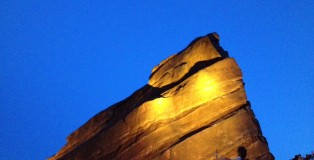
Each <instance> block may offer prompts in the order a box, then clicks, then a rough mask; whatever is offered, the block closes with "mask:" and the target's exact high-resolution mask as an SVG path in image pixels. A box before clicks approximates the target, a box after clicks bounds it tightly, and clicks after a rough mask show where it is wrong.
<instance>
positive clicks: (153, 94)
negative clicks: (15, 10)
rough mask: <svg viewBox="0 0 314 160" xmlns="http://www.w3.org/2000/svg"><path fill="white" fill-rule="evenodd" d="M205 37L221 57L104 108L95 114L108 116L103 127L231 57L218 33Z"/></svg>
mask: <svg viewBox="0 0 314 160" xmlns="http://www.w3.org/2000/svg"><path fill="white" fill-rule="evenodd" d="M204 37H207V38H208V39H209V40H210V41H211V43H212V44H213V46H214V48H215V49H216V51H217V52H218V53H219V54H220V55H221V57H218V58H214V59H210V60H205V61H199V62H197V63H195V64H194V66H192V67H191V68H190V70H189V71H188V72H187V73H186V74H185V75H184V76H183V77H182V78H181V79H179V80H178V81H176V82H173V83H171V84H168V85H165V86H163V87H161V88H158V87H153V86H151V85H149V84H147V85H145V86H143V87H142V88H140V89H138V90H137V91H135V92H134V93H133V94H132V95H131V96H129V97H127V98H126V99H124V100H122V101H120V102H118V103H116V104H114V105H112V106H110V107H109V108H107V109H106V110H103V111H102V112H100V113H98V114H97V115H96V116H94V118H95V119H98V118H96V117H98V116H101V115H102V116H104V115H103V114H105V116H106V118H104V119H106V122H105V123H106V125H105V127H104V128H103V129H104V130H105V129H106V128H107V127H110V126H112V125H114V124H115V123H116V122H118V121H119V120H121V119H123V120H124V118H125V116H127V115H128V114H129V113H130V112H131V111H132V110H133V109H135V108H137V107H139V106H141V105H142V104H143V103H145V102H148V101H151V100H154V99H156V98H161V97H162V93H164V92H165V91H167V90H169V89H171V88H172V87H175V86H177V85H178V84H180V83H182V82H183V81H184V80H186V79H187V78H189V77H190V76H192V75H193V74H195V73H197V72H198V71H200V70H202V69H204V68H206V67H208V66H211V65H213V64H215V63H216V62H218V61H220V60H223V59H225V58H227V57H229V54H228V52H227V51H225V50H224V49H223V48H222V47H221V46H220V44H219V36H218V34H217V33H211V34H208V35H206V36H204ZM204 37H198V38H196V39H195V40H193V41H192V42H191V43H190V44H189V45H188V46H187V47H186V48H185V49H183V50H182V51H180V52H179V53H178V54H177V55H179V54H181V53H182V52H183V51H184V50H186V49H187V48H189V47H190V46H192V45H194V44H195V43H196V42H197V41H199V40H200V39H201V38H204ZM163 65H164V64H163ZM161 66H162V65H161ZM161 66H159V68H161ZM157 71H158V69H157V70H156V71H154V72H153V73H152V74H151V75H150V78H151V77H152V76H153V75H154V74H155V73H156V72H157ZM102 116H101V117H102ZM94 118H93V119H94ZM91 120H92V119H91ZM124 121H125V120H124ZM87 123H88V122H87Z"/></svg>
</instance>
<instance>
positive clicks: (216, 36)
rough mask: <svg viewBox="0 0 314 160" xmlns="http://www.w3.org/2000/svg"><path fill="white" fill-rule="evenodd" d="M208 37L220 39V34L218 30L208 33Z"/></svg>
mask: <svg viewBox="0 0 314 160" xmlns="http://www.w3.org/2000/svg"><path fill="white" fill-rule="evenodd" d="M207 37H209V38H210V39H212V40H216V41H219V39H220V38H219V34H218V33H217V32H213V33H209V34H207Z"/></svg>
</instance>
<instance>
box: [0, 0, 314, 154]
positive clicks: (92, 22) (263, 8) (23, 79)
mask: <svg viewBox="0 0 314 160" xmlns="http://www.w3.org/2000/svg"><path fill="white" fill-rule="evenodd" d="M313 28H314V1H310V0H308V1H301V0H290V1H282V2H279V1H276V2H275V1H270V0H265V1H259V2H257V1H224V0H222V1H219V2H217V1H208V0H206V1H205V0H204V1H195V2H194V1H193V2H192V1H171V0H170V1H169V0H168V1H132V2H131V1H120V2H117V1H111V2H109V1H107V2H104V1H97V2H96V1H94V2H86V1H35V0H32V1H26V0H25V1H24V0H23V1H13V0H10V1H7V0H2V1H0V126H1V129H0V159H46V158H48V157H50V156H52V155H53V154H54V153H56V152H57V151H58V150H59V149H60V148H61V147H62V146H63V145H64V144H65V143H66V137H67V136H68V135H69V134H70V133H71V132H73V131H74V130H76V129H77V128H78V127H79V126H81V125H82V124H83V123H85V122H86V121H87V120H88V119H89V118H91V117H92V116H93V115H95V114H96V113H98V112H100V111H101V110H103V109H105V108H106V107H108V106H110V105H112V104H114V103H116V102H118V101H120V100H122V99H124V98H126V97H127V96H128V95H130V94H131V93H133V92H134V91H135V90H137V89H138V88H140V87H141V86H143V85H145V84H146V83H147V81H148V77H149V75H150V72H151V70H152V68H153V67H154V66H155V65H157V64H158V63H159V62H161V61H162V60H163V59H165V58H167V57H168V56H170V55H172V54H174V53H177V52H178V51H180V50H182V49H183V48H185V47H186V46H187V45H188V44H189V43H190V42H191V41H192V40H193V39H194V38H196V37H198V36H202V35H205V34H207V33H210V32H214V31H215V32H218V33H219V35H220V38H221V46H222V47H223V48H224V49H225V50H227V51H229V55H230V56H231V57H234V58H235V59H236V60H237V62H238V64H239V65H240V67H241V69H242V71H243V74H244V81H245V83H246V86H245V88H246V91H247V95H248V99H249V100H250V101H251V103H252V108H253V110H254V112H255V114H256V116H257V119H258V120H259V122H260V124H261V128H262V131H263V134H264V136H265V137H266V138H267V140H268V143H269V147H270V150H271V152H272V153H273V154H274V155H275V157H276V159H279V160H284V159H289V158H293V157H294V155H295V154H297V153H301V154H305V153H310V152H311V151H312V150H314V145H313V144H314V128H313V127H314V119H313V115H314V109H313V104H314V92H313V90H314V86H313V82H314V75H313V66H314V56H313V52H314V45H313V41H314V40H313V39H314V29H313Z"/></svg>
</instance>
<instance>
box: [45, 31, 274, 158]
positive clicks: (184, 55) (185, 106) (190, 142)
mask: <svg viewBox="0 0 314 160" xmlns="http://www.w3.org/2000/svg"><path fill="white" fill-rule="evenodd" d="M67 141H68V142H67V144H66V145H65V146H64V147H63V148H62V149H61V150H60V151H59V152H58V153H57V154H56V155H54V156H53V157H51V158H50V159H52V160H54V159H71V160H72V159H82V160H85V159H126V160H129V159H131V160H132V159H134V160H137V159H179V160H184V159H193V160H194V159H216V151H218V156H219V157H221V156H223V157H236V156H237V148H238V147H239V146H245V147H246V149H247V151H248V155H247V158H248V159H267V160H268V159H274V158H273V156H272V155H271V153H270V151H269V148H268V145H267V141H266V139H265V137H263V135H262V132H261V129H260V126H259V124H258V121H257V120H256V118H255V116H254V113H253V111H252V110H251V107H250V103H249V102H248V100H247V97H246V94H245V90H244V86H243V81H242V73H241V70H240V68H239V67H238V65H237V64H236V62H235V60H234V59H232V58H229V56H228V53H227V52H226V51H224V50H223V49H222V48H221V47H220V46H219V36H218V34H216V33H212V34H209V35H207V36H204V37H200V38H197V39H196V40H194V41H193V42H191V44H190V45H189V46H188V47H187V48H186V49H184V50H183V51H181V52H180V53H178V54H176V55H173V56H171V57H169V58H168V59H166V60H164V61H163V62H161V63H160V64H159V65H158V66H156V67H155V68H154V69H153V71H152V74H151V76H150V79H149V82H148V84H147V85H145V86H143V87H142V88H140V89H139V90H137V91H136V92H134V93H133V94H132V95H131V96H130V97H128V98H126V99H125V100H123V101H121V102H119V103H116V104H114V105H112V106H111V107H109V108H107V109H106V110H104V111H102V112H100V113H98V114H97V115H95V116H94V117H93V118H91V119H90V120H89V121H88V122H86V123H85V124H84V125H83V126H81V127H80V128H79V129H77V130H76V131H74V132H73V133H72V134H71V135H70V136H69V137H68V138H67Z"/></svg>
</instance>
